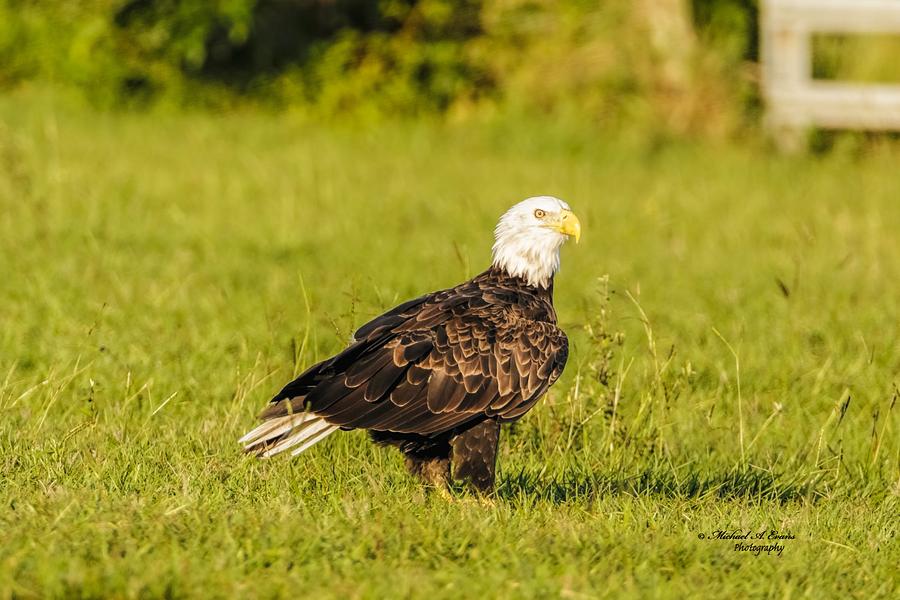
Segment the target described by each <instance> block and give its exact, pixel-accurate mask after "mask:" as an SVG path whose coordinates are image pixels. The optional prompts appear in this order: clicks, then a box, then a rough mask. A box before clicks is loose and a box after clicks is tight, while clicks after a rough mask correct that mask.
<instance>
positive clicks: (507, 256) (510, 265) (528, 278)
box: [492, 225, 565, 289]
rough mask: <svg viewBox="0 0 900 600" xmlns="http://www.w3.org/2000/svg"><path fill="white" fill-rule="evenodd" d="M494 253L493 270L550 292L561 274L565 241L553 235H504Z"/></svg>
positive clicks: (497, 238) (495, 243) (501, 233)
mask: <svg viewBox="0 0 900 600" xmlns="http://www.w3.org/2000/svg"><path fill="white" fill-rule="evenodd" d="M497 227H498V232H497V234H496V236H497V237H496V240H495V242H494V247H493V249H492V254H493V259H494V260H493V263H492V266H493V267H494V268H496V269H500V270H502V271H504V272H505V273H507V274H509V275H510V276H511V277H518V278H521V279H523V280H525V282H526V283H527V284H528V285H530V286H533V287H536V288H544V289H549V288H550V287H551V286H552V285H553V275H554V274H555V273H556V272H557V271H558V270H559V247H560V246H561V245H562V243H563V241H565V237H564V236H561V235H557V234H553V233H549V232H543V231H542V232H539V233H540V234H541V235H538V234H537V233H535V232H533V231H530V230H526V231H524V232H520V231H516V230H513V231H501V230H500V229H501V227H500V225H498V226H497Z"/></svg>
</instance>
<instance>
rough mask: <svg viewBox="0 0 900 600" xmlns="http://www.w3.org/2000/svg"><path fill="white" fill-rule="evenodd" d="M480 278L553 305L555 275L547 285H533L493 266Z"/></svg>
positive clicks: (551, 276)
mask: <svg viewBox="0 0 900 600" xmlns="http://www.w3.org/2000/svg"><path fill="white" fill-rule="evenodd" d="M478 278H481V279H488V280H490V281H491V282H492V283H494V284H495V285H499V286H501V287H504V288H507V289H512V290H521V291H523V292H527V293H529V294H532V295H534V296H536V297H538V298H540V299H541V300H545V301H546V302H549V303H550V304H551V305H552V304H553V275H550V277H549V278H548V279H547V281H546V283H545V285H532V284H531V283H530V282H529V281H528V280H527V279H525V278H524V277H522V276H519V275H513V274H511V273H509V272H508V271H507V270H506V269H503V268H502V267H498V266H497V265H496V264H493V265H491V267H490V268H489V269H488V270H487V271H485V272H484V273H482V274H481V275H479V276H478Z"/></svg>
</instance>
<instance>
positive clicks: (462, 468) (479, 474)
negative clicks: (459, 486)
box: [450, 419, 500, 494]
mask: <svg viewBox="0 0 900 600" xmlns="http://www.w3.org/2000/svg"><path fill="white" fill-rule="evenodd" d="M499 443H500V423H499V422H497V421H495V420H494V419H487V420H486V421H482V422H481V423H479V424H478V425H475V426H474V427H471V428H469V429H467V430H465V431H463V432H462V433H460V434H458V435H457V436H455V437H453V438H452V439H451V440H450V447H451V452H450V463H451V468H452V471H453V478H454V479H458V480H460V481H463V482H464V483H466V484H467V485H469V486H471V487H473V488H475V489H476V490H477V491H479V492H481V493H484V494H488V493H490V492H492V491H493V490H494V477H495V475H496V472H497V446H498V445H499Z"/></svg>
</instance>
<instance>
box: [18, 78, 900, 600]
mask: <svg viewBox="0 0 900 600" xmlns="http://www.w3.org/2000/svg"><path fill="white" fill-rule="evenodd" d="M67 106H68V105H65V104H62V103H54V102H53V101H52V100H51V99H48V98H47V97H46V96H38V97H31V96H25V97H19V98H6V99H3V100H0V307H2V319H3V320H2V323H3V327H2V328H0V416H2V421H0V423H2V425H0V506H2V510H0V594H2V595H4V596H17V597H19V596H21V597H47V596H73V595H74V596H88V597H109V596H119V597H121V596H132V597H139V596H140V597H146V596H163V595H169V596H185V595H193V596H232V597H234V596H251V595H252V596H264V597H269V596H287V595H292V596H298V595H299V596H306V595H310V596H319V595H330V596H335V597H344V596H357V597H386V596H390V597H398V596H413V597H449V596H453V597H460V596H466V597H469V596H478V595H482V596H497V595H500V596H522V597H547V596H548V595H550V596H559V595H567V596H587V597H592V596H609V595H622V594H630V595H649V596H664V597H668V596H671V597H684V596H686V595H700V594H707V595H709V594H712V593H723V592H724V593H728V592H731V593H732V594H735V595H736V596H745V595H771V594H775V595H778V596H784V597H797V596H804V595H806V596H811V597H824V596H840V597H859V598H872V597H879V596H883V597H889V596H890V595H891V593H892V592H894V591H896V589H897V583H898V582H897V577H898V575H897V569H896V565H897V564H898V562H900V550H898V543H897V515H898V513H900V502H898V493H900V429H898V427H900V423H898V420H900V417H898V414H900V407H898V406H896V404H897V393H898V392H897V385H898V373H900V344H898V342H897V340H898V339H900V308H898V307H900V304H898V302H897V301H896V299H897V298H898V297H900V242H898V239H900V238H898V236H897V224H898V223H900V203H898V202H897V192H898V187H897V176H896V172H897V171H896V165H897V159H898V155H897V152H896V150H894V149H891V148H889V147H888V148H880V149H876V150H873V151H872V152H871V153H870V155H868V156H857V157H848V156H842V155H833V156H828V157H820V158H799V157H794V158H779V157H777V156H774V155H771V154H769V153H768V152H767V151H766V150H765V148H763V147H752V148H748V149H738V148H733V147H706V146H697V145H691V144H676V143H654V144H643V143H631V142H615V141H612V140H607V139H605V136H604V133H603V132H602V131H588V130H582V129H580V128H578V127H567V126H563V125H558V126H550V125H547V124H540V123H521V122H516V121H504V120H498V121H495V122H491V123H477V124H476V123H471V124H466V125H443V126H442V125H437V124H428V123H419V124H395V125H384V126H379V127H375V128H368V129H366V130H364V131H357V130H354V128H352V127H349V126H340V125H336V126H331V127H325V126H321V125H315V124H310V123H305V122H302V121H299V120H295V119H292V118H291V117H289V116H264V115H224V116H218V117H215V116H197V115H193V116H190V115H189V116H172V115H156V116H154V115H144V116H133V115H102V114H94V113H90V112H87V111H83V110H79V109H73V108H70V107H67ZM543 193H550V194H555V195H559V196H561V197H563V198H565V199H567V200H568V201H569V202H570V204H571V205H572V206H573V208H574V209H575V211H576V212H577V213H578V214H579V216H580V217H581V218H582V222H583V223H584V225H585V235H584V238H583V240H582V242H581V244H580V245H578V246H574V245H572V246H568V247H566V248H565V249H564V252H563V270H562V272H561V273H560V275H559V276H558V278H557V283H556V297H557V306H558V310H559V314H560V318H561V321H562V324H563V326H564V328H565V329H566V330H567V331H568V332H569V334H570V338H571V340H572V354H571V357H570V362H569V365H568V367H567V370H566V373H565V375H564V377H563V379H562V381H561V382H560V384H559V385H557V386H556V387H555V388H554V389H553V390H552V391H551V393H550V394H549V396H548V397H547V398H546V399H545V400H544V401H543V402H542V403H541V404H540V405H539V406H538V407H537V408H536V409H535V410H534V411H532V412H531V413H529V414H528V415H527V416H526V418H525V419H523V420H522V421H521V422H519V423H518V424H516V425H515V426H514V427H511V428H509V429H507V430H506V431H505V433H504V439H503V443H502V455H501V476H500V481H499V486H498V490H497V494H496V497H495V498H494V499H493V502H492V503H491V504H484V503H481V502H478V501H477V500H475V499H473V498H468V497H466V496H465V494H462V493H458V494H457V495H458V499H457V500H456V501H455V502H448V501H446V500H445V499H444V498H442V497H440V496H438V495H433V494H427V493H424V492H423V491H422V490H421V489H420V488H419V487H418V485H417V484H416V483H415V482H414V481H411V480H410V479H409V478H408V477H407V476H406V474H405V472H404V470H403V467H402V463H401V460H400V458H399V456H398V455H397V454H396V453H393V452H392V451H389V450H386V449H378V448H374V447H372V446H371V445H370V444H369V443H368V442H367V440H366V438H365V436H364V435H363V434H361V433H359V432H355V433H350V434H341V435H335V436H333V437H332V438H330V439H329V440H328V441H327V442H325V443H323V444H321V445H320V446H317V447H316V448H314V449H313V450H311V451H310V452H309V453H308V454H305V455H304V456H303V457H302V458H300V459H297V460H271V461H263V462H261V461H257V460H255V459H252V458H249V457H245V456H243V455H242V454H241V453H240V452H239V448H238V446H237V445H236V443H235V440H236V439H237V438H238V437H239V436H240V435H241V434H242V433H244V432H245V431H246V430H247V428H248V427H250V426H251V425H252V424H253V423H254V415H255V414H256V413H257V411H258V410H259V409H260V408H261V407H262V406H263V404H264V403H265V402H266V401H267V399H268V398H269V397H271V395H272V394H273V393H274V392H275V391H277V389H279V387H280V386H281V384H283V383H284V382H286V381H287V380H289V379H290V378H291V376H292V375H293V374H294V373H296V372H298V371H299V370H301V369H303V368H304V367H305V366H307V365H309V364H311V363H312V362H314V361H316V360H319V359H321V358H323V357H325V356H327V355H329V354H330V353H332V352H334V351H336V350H338V349H339V348H340V347H342V345H343V344H344V343H345V342H346V341H347V339H348V337H349V335H350V333H351V332H352V330H353V329H354V327H356V326H358V325H360V324H361V323H362V322H364V321H365V320H366V319H367V318H369V317H371V316H373V315H375V314H377V313H378V312H379V311H381V310H383V309H385V308H388V307H389V306H391V305H392V304H394V303H396V302H399V301H401V300H403V299H405V298H408V297H410V296H412V295H414V294H420V293H422V292H425V291H429V290H433V289H438V288H441V287H445V286H449V285H453V284H455V283H457V282H459V281H461V280H462V279H463V278H465V277H467V276H470V275H473V274H475V273H476V272H478V271H479V270H480V269H482V268H484V267H485V266H486V264H487V261H488V258H489V248H490V235H491V230H492V227H493V224H494V221H495V219H496V217H497V216H498V215H499V214H500V213H501V212H502V211H503V210H505V209H506V208H507V207H508V206H509V205H510V204H512V203H513V202H515V201H517V200H519V199H521V198H523V197H526V196H529V195H535V194H543ZM717 529H727V530H733V529H752V530H753V531H762V530H771V529H777V530H779V531H787V532H790V533H792V534H793V535H794V536H795V537H796V539H794V540H788V541H787V542H786V543H785V549H784V551H783V553H782V554H781V556H767V555H765V554H763V555H761V556H753V555H752V554H747V553H741V552H734V551H733V543H729V542H726V541H722V540H712V541H711V540H705V541H701V540H699V539H698V535H699V534H700V533H704V534H708V533H710V532H712V531H715V530H717Z"/></svg>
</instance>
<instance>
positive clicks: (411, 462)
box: [405, 453, 450, 488]
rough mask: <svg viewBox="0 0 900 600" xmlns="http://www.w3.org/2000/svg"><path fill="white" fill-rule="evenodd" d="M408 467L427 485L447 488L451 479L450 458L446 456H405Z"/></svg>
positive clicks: (409, 454) (411, 454)
mask: <svg viewBox="0 0 900 600" xmlns="http://www.w3.org/2000/svg"><path fill="white" fill-rule="evenodd" d="M405 462H406V468H407V469H409V472H410V473H412V474H413V475H415V476H416V477H418V478H419V479H421V480H422V482H423V483H425V484H426V485H433V486H435V487H438V488H445V487H446V485H447V481H448V480H449V479H450V459H449V458H448V457H446V456H417V455H416V454H413V453H408V454H406V456H405Z"/></svg>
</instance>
